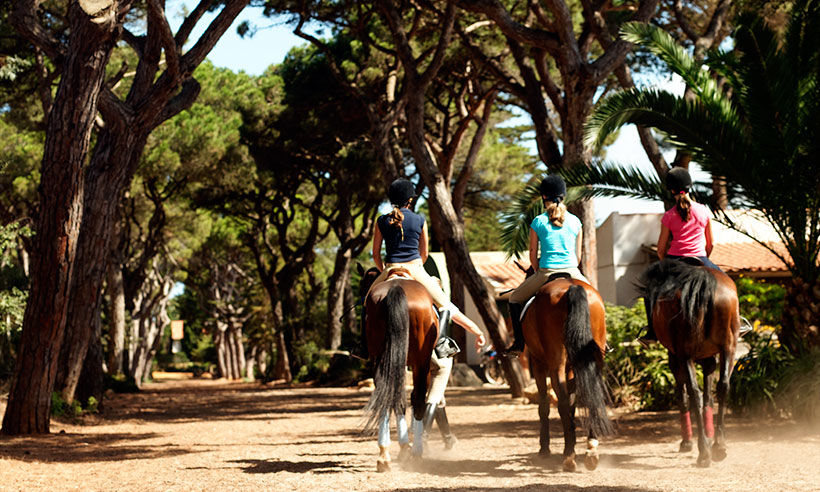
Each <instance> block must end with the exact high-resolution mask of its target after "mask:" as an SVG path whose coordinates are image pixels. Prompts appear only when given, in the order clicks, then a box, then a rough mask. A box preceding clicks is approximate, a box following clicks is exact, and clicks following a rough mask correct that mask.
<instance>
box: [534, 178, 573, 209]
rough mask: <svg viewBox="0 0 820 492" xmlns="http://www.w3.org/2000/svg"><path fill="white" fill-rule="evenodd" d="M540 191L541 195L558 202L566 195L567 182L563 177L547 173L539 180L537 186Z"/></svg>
mask: <svg viewBox="0 0 820 492" xmlns="http://www.w3.org/2000/svg"><path fill="white" fill-rule="evenodd" d="M538 188H539V190H540V191H541V196H545V197H547V200H549V201H551V202H560V201H561V200H562V199H563V198H564V197H566V196H567V184H566V183H565V182H564V178H562V177H561V176H559V175H557V174H548V175H547V177H546V178H544V179H543V180H541V186H539V187H538Z"/></svg>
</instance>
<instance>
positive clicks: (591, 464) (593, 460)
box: [584, 453, 599, 471]
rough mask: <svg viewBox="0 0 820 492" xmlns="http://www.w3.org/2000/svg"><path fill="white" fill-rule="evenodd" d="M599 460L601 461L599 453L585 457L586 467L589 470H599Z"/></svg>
mask: <svg viewBox="0 0 820 492" xmlns="http://www.w3.org/2000/svg"><path fill="white" fill-rule="evenodd" d="M598 460H599V458H598V453H595V454H587V455H586V456H585V457H584V466H585V467H586V468H587V470H590V471H592V470H594V469H596V468H598Z"/></svg>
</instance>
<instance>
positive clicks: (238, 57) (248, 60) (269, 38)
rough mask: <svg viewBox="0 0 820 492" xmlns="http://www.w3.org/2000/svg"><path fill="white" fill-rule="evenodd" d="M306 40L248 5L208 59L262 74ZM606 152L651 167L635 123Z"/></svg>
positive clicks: (635, 208) (613, 207)
mask: <svg viewBox="0 0 820 492" xmlns="http://www.w3.org/2000/svg"><path fill="white" fill-rule="evenodd" d="M186 5H187V6H188V8H193V5H194V2H193V1H191V0H182V1H177V2H169V3H168V9H167V14H168V18H169V22H170V23H171V28H172V30H174V31H176V29H177V27H178V26H179V24H180V23H181V22H182V19H183V16H182V12H183V8H184V6H186ZM212 18H213V15H211V16H210V17H206V18H205V19H203V20H202V21H200V23H199V26H198V29H197V30H195V31H194V32H193V33H192V35H191V39H196V38H197V37H198V36H199V35H200V34H201V33H202V31H204V29H205V26H207V22H210V20H211V19H212ZM245 20H247V21H249V22H250V23H251V24H252V25H253V26H255V27H256V30H255V34H254V35H253V36H246V37H244V38H242V37H240V36H239V35H238V34H237V31H236V28H237V26H238V25H239V24H240V23H241V22H243V21H245ZM303 43H304V40H303V39H302V38H299V37H298V36H296V35H295V34H293V28H292V26H288V25H287V24H286V19H285V18H278V19H277V18H274V19H267V18H265V17H263V16H262V9H261V8H251V7H247V8H245V10H244V11H243V12H242V13H241V14H240V15H239V17H238V18H237V19H236V21H235V22H234V25H232V26H231V27H230V28H229V29H228V31H227V32H226V33H225V34H224V35H223V36H222V38H221V39H220V40H219V42H218V43H217V44H216V46H215V47H214V49H213V51H212V52H211V54H210V55H209V56H208V59H209V60H210V61H211V62H212V63H213V64H214V65H216V66H218V67H225V68H229V69H231V70H234V71H237V72H238V71H244V72H246V73H248V74H251V75H259V74H261V73H262V72H264V71H265V69H266V68H268V66H270V65H272V64H277V63H280V62H281V61H282V60H283V59H284V58H285V55H286V54H287V52H288V50H290V49H291V48H292V47H294V46H298V45H301V44H303ZM656 82H657V83H656V84H652V85H658V86H661V87H664V88H666V89H667V90H672V91H676V92H680V91H682V87H683V85H682V83H681V82H680V81H679V80H658V81H656ZM606 152H607V160H608V161H611V162H616V163H619V164H624V165H631V166H635V167H639V168H642V169H646V170H649V171H651V170H652V165H651V163H650V162H649V159H648V158H647V157H646V153H645V152H644V150H643V147H642V146H641V145H640V140H639V139H638V133H637V130H636V129H635V127H634V125H629V126H626V127H624V128H622V129H621V132H620V135H619V137H618V140H616V141H615V143H614V144H612V145H611V146H610V147H608V148H607V149H606ZM533 153H534V149H533ZM665 157H666V159H667V161H671V160H672V158H673V157H674V155H673V154H671V153H670V154H665ZM693 171H694V172H693V174H694V176H693V178H695V179H696V180H698V179H703V177H701V176H698V173H697V171H696V170H693ZM613 212H619V213H621V214H629V213H661V212H663V203H662V202H660V201H648V200H636V199H628V198H596V199H595V217H596V222H597V223H598V224H601V223H602V222H603V221H604V220H605V219H606V218H607V217H609V215H610V214H611V213H613Z"/></svg>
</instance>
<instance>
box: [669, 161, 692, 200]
mask: <svg viewBox="0 0 820 492" xmlns="http://www.w3.org/2000/svg"><path fill="white" fill-rule="evenodd" d="M691 186H692V176H690V175H689V171H687V170H686V169H685V168H682V167H673V168H672V169H670V170H669V172H668V173H666V189H668V190H669V191H671V192H672V193H673V194H675V195H677V194H680V193H689V188H690V187H691Z"/></svg>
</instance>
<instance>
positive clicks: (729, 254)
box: [709, 242, 790, 273]
mask: <svg viewBox="0 0 820 492" xmlns="http://www.w3.org/2000/svg"><path fill="white" fill-rule="evenodd" d="M767 244H769V246H771V247H772V248H773V249H774V250H775V251H777V252H778V253H779V254H781V255H783V256H784V257H785V258H786V259H787V260H788V259H790V256H789V253H788V252H787V251H786V248H785V247H784V246H783V244H782V243H774V242H772V243H767ZM709 258H710V259H711V260H712V261H714V262H715V263H716V264H717V265H718V266H719V267H720V268H722V269H723V270H724V271H725V272H726V273H745V272H760V273H763V272H772V273H774V272H783V273H785V272H787V271H788V269H787V268H786V266H785V265H784V264H783V262H782V261H781V260H780V258H778V257H777V256H775V255H774V253H772V252H771V251H769V250H768V249H766V248H764V247H763V246H762V245H760V244H758V243H755V242H737V243H716V244H715V247H714V249H713V250H712V254H711V255H710V256H709Z"/></svg>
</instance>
